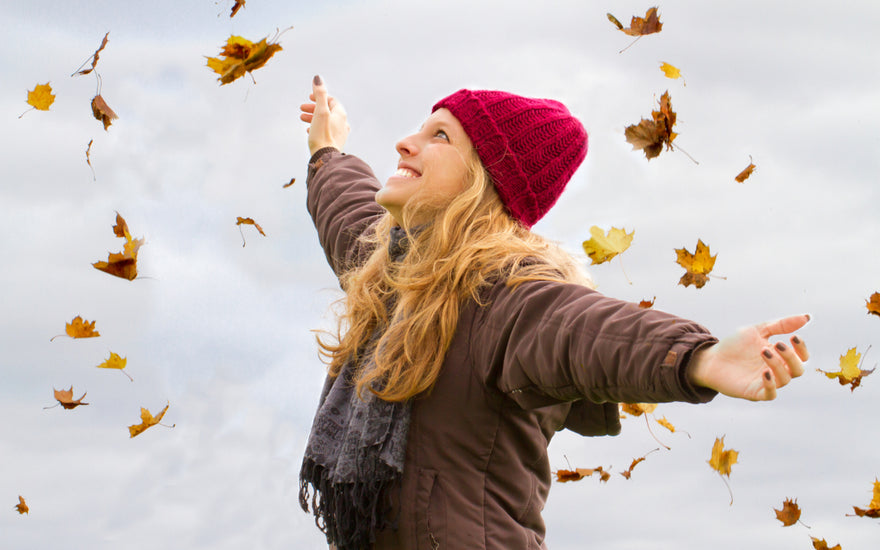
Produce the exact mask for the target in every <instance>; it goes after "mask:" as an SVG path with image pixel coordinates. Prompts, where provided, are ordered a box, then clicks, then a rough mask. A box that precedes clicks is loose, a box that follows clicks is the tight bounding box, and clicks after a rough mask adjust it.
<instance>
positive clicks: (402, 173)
mask: <svg viewBox="0 0 880 550" xmlns="http://www.w3.org/2000/svg"><path fill="white" fill-rule="evenodd" d="M392 176H393V177H396V178H417V177H419V174H418V173H416V172H415V171H413V170H410V169H409V168H398V169H397V170H396V171H395V172H394V174H392Z"/></svg>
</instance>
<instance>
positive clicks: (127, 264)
mask: <svg viewBox="0 0 880 550" xmlns="http://www.w3.org/2000/svg"><path fill="white" fill-rule="evenodd" d="M113 234H114V235H116V236H117V237H121V238H124V239H125V245H123V248H122V252H111V253H110V254H109V256H108V257H107V261H106V262H104V261H100V262H94V263H93V264H92V266H94V268H95V269H98V270H101V271H103V272H104V273H109V274H110V275H113V276H115V277H121V278H123V279H128V280H129V281H133V280H134V279H135V277H137V253H138V249H139V248H140V247H141V246H142V245H143V244H144V239H143V238H140V239H133V238H132V237H131V233H129V231H128V224H126V223H125V220H124V219H123V218H122V216H120V215H119V212H117V213H116V225H114V226H113Z"/></svg>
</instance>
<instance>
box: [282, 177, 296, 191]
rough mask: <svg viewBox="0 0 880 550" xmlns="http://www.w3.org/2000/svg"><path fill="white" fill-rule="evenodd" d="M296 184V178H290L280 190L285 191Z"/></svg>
mask: <svg viewBox="0 0 880 550" xmlns="http://www.w3.org/2000/svg"><path fill="white" fill-rule="evenodd" d="M294 183H296V178H290V181H289V182H287V183H285V184H284V185H282V186H281V188H282V189H287V188H288V187H290V186H291V185H293V184H294Z"/></svg>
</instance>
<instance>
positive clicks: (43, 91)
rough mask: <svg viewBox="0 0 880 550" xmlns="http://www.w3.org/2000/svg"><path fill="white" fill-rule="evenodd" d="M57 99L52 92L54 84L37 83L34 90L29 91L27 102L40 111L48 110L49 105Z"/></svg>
mask: <svg viewBox="0 0 880 550" xmlns="http://www.w3.org/2000/svg"><path fill="white" fill-rule="evenodd" d="M54 101H55V96H54V95H53V94H52V86H50V85H49V83H48V82H46V83H45V84H37V85H36V87H35V88H34V89H33V90H30V91H28V96H27V103H28V105H30V106H31V107H33V108H34V109H37V110H39V111H48V110H49V106H50V105H52V103H53V102H54Z"/></svg>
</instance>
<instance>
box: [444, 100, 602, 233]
mask: <svg viewBox="0 0 880 550" xmlns="http://www.w3.org/2000/svg"><path fill="white" fill-rule="evenodd" d="M441 108H445V109H449V111H450V112H451V113H452V114H453V116H455V118H456V119H458V121H459V122H460V123H461V125H462V127H463V128H464V131H465V133H466V134H467V135H468V137H470V138H471V141H472V142H473V144H474V147H475V148H476V149H477V155H479V157H480V160H481V161H482V163H483V166H485V167H486V169H487V170H488V171H489V175H491V176H492V180H493V182H494V184H495V188H496V189H497V190H498V195H499V196H500V197H501V202H503V203H504V205H505V206H506V207H507V210H508V212H510V215H511V216H513V217H514V218H515V219H517V220H519V221H520V222H522V223H523V224H524V225H525V226H526V227H531V226H533V225H534V224H535V223H536V222H537V221H538V220H540V219H541V218H542V217H543V216H544V214H546V213H547V211H549V210H550V208H551V207H552V206H553V205H554V204H556V201H557V200H558V199H559V196H560V195H561V194H562V191H563V190H564V189H565V186H566V184H567V183H568V181H569V180H570V179H571V176H572V175H573V174H574V172H575V170H577V168H578V166H580V164H581V162H583V160H584V157H585V156H586V154H587V132H586V131H585V130H584V127H583V125H582V124H581V123H580V121H578V120H577V119H576V118H574V117H573V116H572V115H571V113H570V112H569V111H568V109H566V108H565V106H564V105H563V104H562V103H559V102H558V101H554V100H552V99H534V98H528V97H522V96H518V95H514V94H509V93H507V92H500V91H490V90H459V91H457V92H455V93H454V94H452V95H450V96H448V97H446V98H443V99H441V100H440V101H438V102H437V103H436V104H435V105H434V108H433V109H432V112H433V111H436V110H437V109H441Z"/></svg>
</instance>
